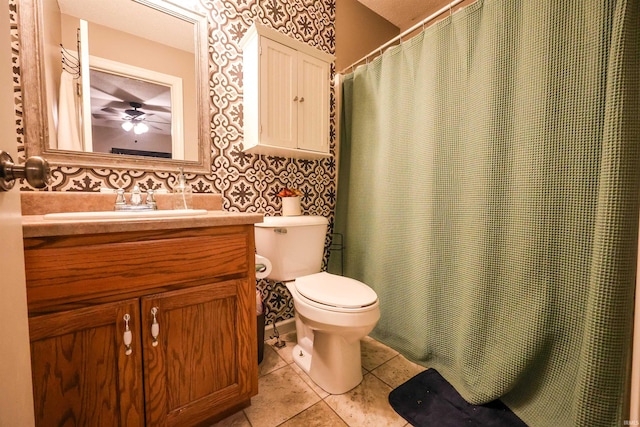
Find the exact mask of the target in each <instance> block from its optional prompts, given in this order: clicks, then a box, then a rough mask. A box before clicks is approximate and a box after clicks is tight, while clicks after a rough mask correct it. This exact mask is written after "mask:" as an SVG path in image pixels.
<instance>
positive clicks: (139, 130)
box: [18, 0, 211, 174]
mask: <svg viewBox="0 0 640 427" xmlns="http://www.w3.org/2000/svg"><path fill="white" fill-rule="evenodd" d="M18 7H19V9H18V17H19V21H18V25H19V35H20V60H21V64H20V67H21V79H22V90H23V114H24V128H25V148H26V151H27V152H26V155H27V156H34V155H39V156H43V157H45V158H46V159H47V160H48V161H49V163H50V164H52V165H58V166H71V167H87V168H111V169H133V170H152V171H172V172H173V171H175V170H176V169H177V168H178V167H183V168H184V170H185V171H187V172H192V173H200V174H210V173H211V136H210V130H209V128H210V124H209V122H210V118H209V100H208V96H207V93H208V61H207V40H208V35H207V19H206V16H204V15H201V14H200V13H198V12H196V11H193V10H188V9H185V8H183V7H182V6H179V5H177V4H176V3H173V2H171V1H169V0H109V1H104V0H20V2H19V3H18ZM168 29H171V30H170V31H168Z"/></svg>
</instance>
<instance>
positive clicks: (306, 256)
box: [255, 215, 329, 282]
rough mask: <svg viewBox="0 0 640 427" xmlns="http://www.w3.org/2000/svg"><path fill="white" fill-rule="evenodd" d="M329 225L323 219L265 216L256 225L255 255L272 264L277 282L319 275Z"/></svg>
mask: <svg viewBox="0 0 640 427" xmlns="http://www.w3.org/2000/svg"><path fill="white" fill-rule="evenodd" d="M328 223H329V221H328V220H327V218H325V217H323V216H310V215H301V216H266V217H264V222H261V223H258V224H255V238H256V253H257V254H258V255H262V256H263V257H266V258H268V259H269V261H271V265H272V270H271V274H269V276H268V278H269V279H271V280H277V281H281V282H284V281H289V280H294V279H295V278H296V277H301V276H306V275H308V274H313V273H319V272H320V269H321V268H322V259H323V256H324V241H325V237H326V235H327V224H328Z"/></svg>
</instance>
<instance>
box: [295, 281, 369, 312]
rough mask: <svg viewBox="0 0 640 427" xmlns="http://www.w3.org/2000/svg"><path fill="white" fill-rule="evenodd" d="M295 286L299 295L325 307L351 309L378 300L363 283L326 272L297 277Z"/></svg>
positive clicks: (365, 305) (366, 305)
mask: <svg viewBox="0 0 640 427" xmlns="http://www.w3.org/2000/svg"><path fill="white" fill-rule="evenodd" d="M295 287H296V291H297V292H298V294H299V295H300V296H301V297H303V298H305V299H307V300H309V301H312V302H314V303H316V304H320V305H322V306H326V307H327V308H333V309H344V310H353V309H360V308H365V307H369V306H371V305H373V304H375V303H376V302H377V301H378V295H377V294H376V293H375V291H374V290H373V289H371V288H370V287H369V286H367V285H365V284H364V283H362V282H359V281H357V280H354V279H350V278H348V277H343V276H338V275H335V274H330V273H326V272H322V273H316V274H310V275H308V276H302V277H298V278H297V279H296V280H295Z"/></svg>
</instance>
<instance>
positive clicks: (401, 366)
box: [371, 354, 427, 388]
mask: <svg viewBox="0 0 640 427" xmlns="http://www.w3.org/2000/svg"><path fill="white" fill-rule="evenodd" d="M426 369H427V368H425V367H424V366H421V365H418V364H416V363H413V362H411V361H410V360H407V359H406V358H405V357H404V356H402V355H400V354H399V355H397V356H396V357H394V358H393V359H391V360H389V361H388V362H385V363H384V364H382V365H381V366H378V367H377V368H376V369H374V370H373V371H371V373H372V374H373V375H375V376H376V377H378V378H380V379H381V380H382V381H384V382H385V383H386V384H387V385H388V386H390V387H391V388H396V387H398V386H399V385H400V384H402V383H404V382H405V381H407V380H409V379H411V378H413V377H414V376H416V375H418V374H419V373H420V372H422V371H425V370H426Z"/></svg>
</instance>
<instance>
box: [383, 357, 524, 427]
mask: <svg viewBox="0 0 640 427" xmlns="http://www.w3.org/2000/svg"><path fill="white" fill-rule="evenodd" d="M389 403H390V404H391V406H392V407H393V409H394V410H395V411H396V412H397V413H398V414H400V415H401V416H402V417H403V418H404V419H405V420H407V421H409V422H410V423H411V424H412V425H414V426H416V427H461V426H473V427H527V425H526V424H525V423H524V422H523V421H522V420H521V419H520V418H518V416H517V415H516V414H514V413H513V412H511V410H510V409H509V408H508V407H507V406H506V405H505V404H504V403H502V402H500V401H499V400H494V401H493V402H489V403H487V404H485V405H471V404H469V403H467V402H466V401H465V400H464V399H463V398H462V396H460V395H459V394H458V392H457V391H456V389H455V388H453V386H452V385H451V384H449V383H448V382H447V380H445V379H444V378H442V376H441V375H440V374H439V373H438V371H436V370H435V369H427V370H426V371H424V372H421V373H419V374H418V375H416V376H415V377H413V378H411V379H410V380H409V381H407V382H406V383H404V384H402V385H400V386H399V387H398V388H396V389H395V390H392V391H391V393H389Z"/></svg>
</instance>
